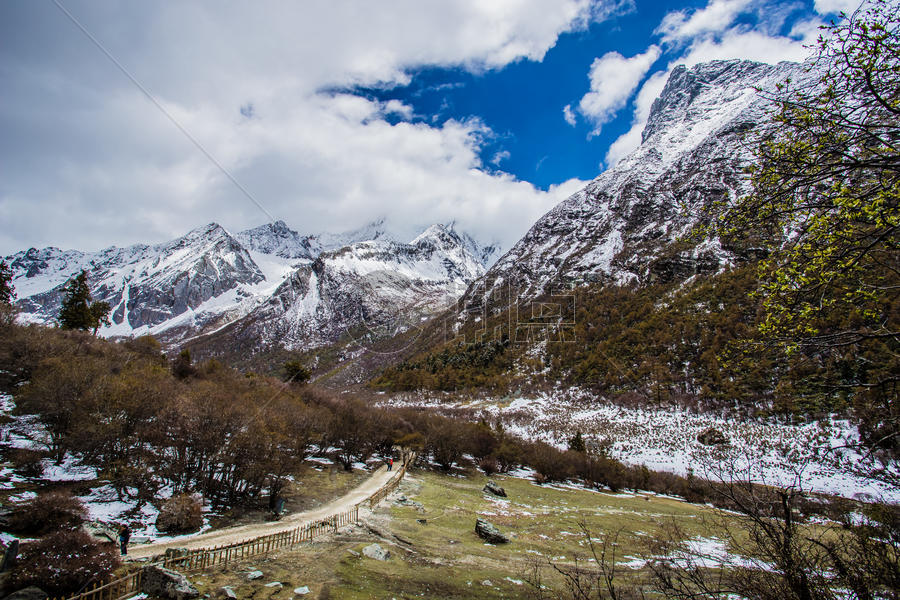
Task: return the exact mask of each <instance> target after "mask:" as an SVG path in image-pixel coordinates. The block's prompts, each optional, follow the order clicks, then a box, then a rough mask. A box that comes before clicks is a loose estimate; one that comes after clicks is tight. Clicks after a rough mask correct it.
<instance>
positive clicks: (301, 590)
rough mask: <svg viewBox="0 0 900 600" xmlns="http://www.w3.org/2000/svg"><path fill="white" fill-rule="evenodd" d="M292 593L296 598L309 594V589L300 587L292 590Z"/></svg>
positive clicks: (303, 586)
mask: <svg viewBox="0 0 900 600" xmlns="http://www.w3.org/2000/svg"><path fill="white" fill-rule="evenodd" d="M294 593H295V594H297V595H298V596H305V595H307V594H308V593H309V587H308V586H305V585H301V586H300V587H297V588H294Z"/></svg>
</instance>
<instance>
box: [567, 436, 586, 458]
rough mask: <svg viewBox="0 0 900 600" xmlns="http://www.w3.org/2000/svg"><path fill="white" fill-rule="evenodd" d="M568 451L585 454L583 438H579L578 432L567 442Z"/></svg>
mask: <svg viewBox="0 0 900 600" xmlns="http://www.w3.org/2000/svg"><path fill="white" fill-rule="evenodd" d="M569 450H571V451H573V452H581V453H582V454H584V453H585V452H587V448H586V447H585V445H584V438H583V437H581V432H580V431H576V432H575V435H574V436H573V437H572V439H570V440H569Z"/></svg>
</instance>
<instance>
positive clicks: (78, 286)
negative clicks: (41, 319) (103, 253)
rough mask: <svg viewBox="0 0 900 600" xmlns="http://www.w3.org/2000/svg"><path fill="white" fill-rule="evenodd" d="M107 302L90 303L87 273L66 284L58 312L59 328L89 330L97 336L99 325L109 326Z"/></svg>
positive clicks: (82, 272) (83, 272)
mask: <svg viewBox="0 0 900 600" xmlns="http://www.w3.org/2000/svg"><path fill="white" fill-rule="evenodd" d="M110 310H111V308H110V306H109V303H108V302H102V301H101V302H91V289H90V288H89V287H88V282H87V272H85V271H84V270H82V271H81V273H79V274H78V275H76V276H75V277H73V278H72V279H70V280H69V281H68V282H66V295H65V297H64V298H63V301H62V307H61V308H60V310H59V318H58V320H59V326H60V327H62V328H63V329H80V330H81V331H87V330H91V331H92V332H93V334H94V335H97V330H98V329H100V326H101V325H109V312H110Z"/></svg>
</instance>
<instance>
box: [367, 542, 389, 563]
mask: <svg viewBox="0 0 900 600" xmlns="http://www.w3.org/2000/svg"><path fill="white" fill-rule="evenodd" d="M362 552H363V554H365V555H366V556H368V557H369V558H374V559H375V560H381V561H384V560H388V559H389V558H390V557H391V553H390V552H388V551H387V550H385V549H384V548H382V547H381V546H379V545H378V544H371V545H369V546H366V547H365V548H363V551H362Z"/></svg>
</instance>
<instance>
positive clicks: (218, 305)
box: [6, 221, 489, 345]
mask: <svg viewBox="0 0 900 600" xmlns="http://www.w3.org/2000/svg"><path fill="white" fill-rule="evenodd" d="M383 225H384V223H383V222H378V223H375V224H372V225H371V226H368V227H365V228H362V229H360V230H357V231H353V232H350V233H348V234H338V235H324V234H323V235H319V236H301V235H300V234H298V233H297V232H296V231H293V230H291V229H290V228H288V226H287V225H286V224H285V223H283V222H281V221H277V222H275V223H270V224H266V225H262V226H260V227H256V228H254V229H249V230H247V231H242V232H240V233H238V234H236V235H231V234H230V233H228V232H227V231H226V230H225V229H223V228H222V227H220V226H219V225H217V224H215V223H212V224H210V225H207V226H205V227H200V228H198V229H195V230H194V231H191V232H190V233H188V234H187V235H185V236H183V237H181V238H178V239H176V240H173V241H171V242H168V243H164V244H158V245H155V246H148V245H144V244H139V245H135V246H130V247H127V248H115V247H111V248H107V249H105V250H101V251H99V252H79V251H75V250H70V251H62V250H59V249H57V248H44V249H42V250H38V249H35V248H32V249H29V250H26V251H23V252H19V253H17V254H15V255H13V256H10V257H7V259H6V260H7V262H8V263H9V264H10V265H11V267H12V269H13V273H14V280H13V285H14V286H15V288H16V291H17V293H18V297H19V302H18V306H19V308H20V310H21V311H22V317H23V318H24V319H25V320H30V321H37V322H44V323H49V322H53V321H54V320H55V318H56V315H57V314H58V313H59V308H60V304H61V301H62V296H63V287H64V285H65V283H66V281H68V279H69V278H71V277H72V276H74V275H75V274H77V273H78V272H79V271H81V270H82V269H84V270H86V271H87V272H88V281H89V283H90V285H91V293H92V295H93V297H94V299H95V300H104V301H106V302H109V304H110V306H111V307H112V313H111V320H112V324H111V325H110V326H108V327H104V328H103V329H102V330H101V334H102V335H104V336H136V335H144V334H151V335H155V336H157V337H160V339H162V340H163V341H165V342H167V343H174V342H178V341H183V340H185V339H186V338H190V337H195V336H197V335H200V334H206V333H211V332H214V331H216V330H219V329H221V328H222V327H224V326H226V325H228V324H229V323H232V322H234V321H238V320H241V319H243V318H245V317H247V316H248V315H251V314H252V313H254V311H256V310H257V309H259V308H261V307H266V311H264V312H265V317H266V319H265V320H266V323H267V328H271V329H273V330H274V331H279V332H280V331H283V330H290V331H292V332H294V335H293V337H292V338H291V339H292V340H293V342H294V343H297V344H301V345H302V344H303V342H302V341H301V338H302V337H303V336H302V335H301V334H300V333H298V332H299V331H307V330H308V328H307V325H310V324H311V323H315V325H314V329H317V330H321V331H324V332H328V335H326V336H324V337H323V336H319V337H317V338H316V339H330V338H331V337H333V335H336V334H337V333H339V332H340V331H342V330H343V329H345V328H347V327H351V326H354V325H357V324H359V323H361V322H366V321H367V320H368V321H367V322H370V323H371V322H376V321H377V322H378V323H379V324H381V323H383V322H384V321H385V319H383V318H381V317H379V316H378V315H384V314H386V312H385V311H391V314H393V315H395V317H396V315H398V311H399V310H401V309H405V308H407V307H415V310H414V313H415V314H416V315H421V314H427V313H429V311H432V310H437V308H438V307H441V308H443V307H444V306H445V305H447V304H449V303H451V302H452V301H453V300H455V299H456V298H457V297H458V296H459V295H460V294H461V293H462V292H463V291H464V290H465V288H466V286H467V285H468V284H469V283H470V282H471V281H472V280H474V279H475V278H477V277H478V276H480V275H481V274H482V273H483V272H484V266H483V264H482V262H481V260H482V257H483V256H484V255H485V254H489V250H484V249H482V248H480V247H479V246H478V245H477V244H476V243H475V242H474V241H472V239H471V238H469V237H468V236H466V235H465V234H458V233H457V232H455V231H454V230H453V228H452V226H450V227H446V226H443V225H435V226H432V227H430V228H428V229H427V230H426V231H425V232H423V233H422V234H421V235H419V236H418V237H416V239H415V240H414V241H413V242H411V243H409V244H402V243H398V242H393V241H389V240H387V239H386V235H385V234H384V227H383ZM361 235H372V236H374V237H375V238H377V239H375V240H370V241H357V242H355V243H353V244H352V245H349V246H345V247H341V248H338V249H333V250H329V251H325V252H323V251H322V248H323V243H322V240H325V245H330V244H333V243H337V242H338V241H339V240H341V239H352V238H354V237H357V236H361ZM313 242H314V243H313ZM314 257H319V258H318V259H317V260H316V262H315V263H313V258H314ZM317 269H319V271H320V272H318V274H317V271H316V270H317ZM319 277H321V281H320V280H319ZM292 281H293V282H294V283H293V284H292V283H291V282H292ZM300 281H302V283H303V285H305V286H308V285H310V282H311V281H312V289H314V290H315V294H318V293H319V290H320V288H321V289H322V290H323V297H324V298H325V302H326V303H330V304H328V306H330V308H329V309H327V310H325V309H321V310H320V308H319V307H320V302H319V300H317V297H315V296H308V297H307V296H304V298H305V299H304V301H303V302H301V303H300V304H299V305H295V304H294V303H293V302H292V301H286V300H284V296H285V294H287V295H289V296H290V295H291V294H294V292H292V291H291V290H293V289H294V287H295V286H296V285H298V283H297V282H300ZM348 290H352V293H351V292H349V291H348ZM348 294H349V295H351V296H353V298H356V299H357V301H350V300H348V299H347V298H348ZM294 295H296V294H294ZM362 297H364V298H365V301H364V302H363V301H362V300H361V298H362ZM276 298H277V300H276ZM273 300H276V301H275V302H274V303H273V302H272V301H273ZM323 306H324V305H323ZM278 307H280V308H278ZM304 307H305V308H304ZM361 311H362V312H361ZM373 319H374V320H373ZM256 320H258V317H254V321H256ZM395 320H396V318H395ZM259 335H260V336H261V339H265V340H268V342H271V343H280V342H281V339H280V338H279V337H278V335H270V334H269V332H268V330H267V331H260V332H259ZM304 335H305V334H304Z"/></svg>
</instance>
